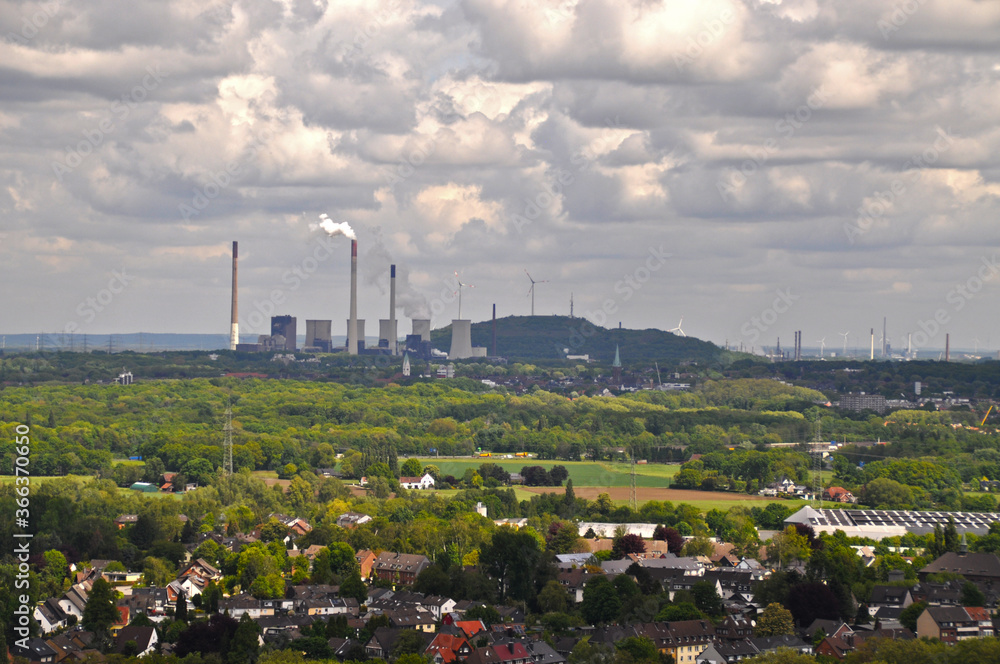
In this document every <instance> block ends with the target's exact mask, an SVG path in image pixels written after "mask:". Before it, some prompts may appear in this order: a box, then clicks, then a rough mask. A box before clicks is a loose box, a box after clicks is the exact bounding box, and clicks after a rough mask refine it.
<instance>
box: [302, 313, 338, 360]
mask: <svg viewBox="0 0 1000 664" xmlns="http://www.w3.org/2000/svg"><path fill="white" fill-rule="evenodd" d="M331 326H332V321H328V320H307V321H306V347H307V348H321V349H323V350H324V351H325V352H327V353H329V352H330V346H331V345H332V340H331V334H332V332H333V330H332V329H331Z"/></svg>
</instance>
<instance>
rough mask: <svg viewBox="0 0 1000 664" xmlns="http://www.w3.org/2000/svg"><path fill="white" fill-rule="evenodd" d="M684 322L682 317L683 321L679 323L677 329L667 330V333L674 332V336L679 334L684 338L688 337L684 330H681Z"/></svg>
mask: <svg viewBox="0 0 1000 664" xmlns="http://www.w3.org/2000/svg"><path fill="white" fill-rule="evenodd" d="M683 322H684V316H681V320H680V322H679V323H677V327H675V328H673V329H670V330H667V332H673V333H674V334H679V335H680V336H682V337H686V336H687V335H686V334H684V330H682V329H681V324H682V323H683Z"/></svg>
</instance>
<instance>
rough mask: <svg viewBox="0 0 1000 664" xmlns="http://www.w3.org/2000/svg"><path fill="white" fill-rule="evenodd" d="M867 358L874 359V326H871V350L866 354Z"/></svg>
mask: <svg viewBox="0 0 1000 664" xmlns="http://www.w3.org/2000/svg"><path fill="white" fill-rule="evenodd" d="M868 359H869V360H874V359H875V328H874V327H873V328H872V350H871V352H870V353H869V354H868Z"/></svg>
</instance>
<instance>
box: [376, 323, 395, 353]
mask: <svg viewBox="0 0 1000 664" xmlns="http://www.w3.org/2000/svg"><path fill="white" fill-rule="evenodd" d="M378 341H379V344H381V343H382V341H385V342H387V343H388V345H389V352H390V353H392V352H393V351H394V350H395V348H396V321H394V320H392V319H391V318H380V319H379V321H378Z"/></svg>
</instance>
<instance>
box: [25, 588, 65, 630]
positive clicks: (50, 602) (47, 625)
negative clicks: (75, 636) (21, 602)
mask: <svg viewBox="0 0 1000 664" xmlns="http://www.w3.org/2000/svg"><path fill="white" fill-rule="evenodd" d="M32 615H33V617H34V618H35V622H37V623H38V627H39V629H41V631H42V634H49V633H50V632H54V631H56V630H57V629H61V628H63V627H65V626H66V621H67V618H68V616H67V615H66V614H65V613H64V612H63V610H62V607H60V606H59V601H58V600H57V599H56V598H54V597H50V598H48V599H47V600H45V601H44V602H40V603H39V604H38V605H36V606H35V611H34V613H33V614H32Z"/></svg>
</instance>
